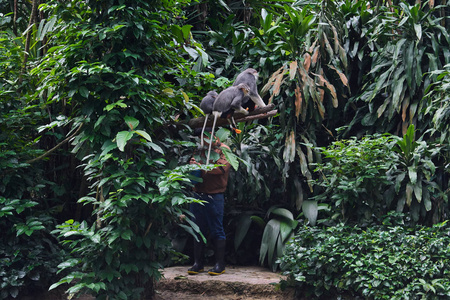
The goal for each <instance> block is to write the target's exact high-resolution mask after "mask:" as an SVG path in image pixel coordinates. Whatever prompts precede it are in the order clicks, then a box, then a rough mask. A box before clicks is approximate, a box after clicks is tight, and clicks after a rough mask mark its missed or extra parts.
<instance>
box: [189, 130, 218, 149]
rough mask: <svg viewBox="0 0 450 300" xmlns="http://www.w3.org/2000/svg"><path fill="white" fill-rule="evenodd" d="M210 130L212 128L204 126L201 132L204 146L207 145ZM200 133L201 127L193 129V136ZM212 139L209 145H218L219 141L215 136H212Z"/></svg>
mask: <svg viewBox="0 0 450 300" xmlns="http://www.w3.org/2000/svg"><path fill="white" fill-rule="evenodd" d="M211 130H212V128H211V127H206V128H205V132H204V133H203V140H204V142H205V145H206V146H209V142H210V137H211ZM201 134H202V130H201V128H196V129H194V135H195V136H197V137H200V135H201ZM212 140H213V142H212V145H211V146H212V147H220V145H221V142H220V139H219V138H218V137H217V136H213V137H212Z"/></svg>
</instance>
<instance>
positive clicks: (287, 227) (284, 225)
mask: <svg viewBox="0 0 450 300" xmlns="http://www.w3.org/2000/svg"><path fill="white" fill-rule="evenodd" d="M294 229H295V228H292V226H291V223H290V222H286V221H283V220H281V221H280V237H281V239H280V242H282V243H285V242H286V241H287V239H288V238H289V237H290V236H291V233H292V232H293V231H294Z"/></svg>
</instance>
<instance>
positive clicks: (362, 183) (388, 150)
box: [315, 135, 398, 222]
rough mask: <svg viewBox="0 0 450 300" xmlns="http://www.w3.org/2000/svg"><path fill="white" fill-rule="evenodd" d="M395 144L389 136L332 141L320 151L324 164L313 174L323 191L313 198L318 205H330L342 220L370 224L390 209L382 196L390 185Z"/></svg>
mask: <svg viewBox="0 0 450 300" xmlns="http://www.w3.org/2000/svg"><path fill="white" fill-rule="evenodd" d="M395 143H396V139H395V137H392V136H381V135H376V136H373V137H371V136H366V137H364V138H362V139H361V140H357V139H356V138H353V139H349V140H342V141H336V142H334V143H332V145H331V146H330V147H327V148H321V149H320V151H321V152H322V154H323V156H324V162H323V163H321V164H318V165H317V168H316V170H315V171H316V172H319V174H320V175H321V176H322V178H321V180H319V181H317V182H316V184H318V185H319V186H321V187H323V188H324V192H322V193H320V194H319V195H317V196H315V200H317V201H318V202H325V203H330V204H331V205H332V206H333V208H334V209H333V211H334V212H335V213H336V214H337V215H336V216H332V218H333V219H334V218H336V217H339V215H340V218H342V219H343V220H351V221H357V222H367V221H370V220H371V219H372V218H373V217H374V216H375V217H380V216H382V215H384V214H386V212H387V211H389V209H390V208H391V203H390V201H392V198H390V199H388V198H386V197H385V195H383V192H384V191H386V190H387V189H388V188H389V187H390V186H391V185H392V183H391V181H390V180H389V179H390V178H389V177H388V174H389V173H392V172H393V170H394V168H395V166H396V164H398V157H397V156H396V155H395V152H394V151H392V148H393V147H394V145H395Z"/></svg>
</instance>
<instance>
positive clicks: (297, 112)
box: [295, 85, 303, 120]
mask: <svg viewBox="0 0 450 300" xmlns="http://www.w3.org/2000/svg"><path fill="white" fill-rule="evenodd" d="M302 102H303V97H302V91H301V90H300V87H299V86H298V85H297V87H296V88H295V116H296V117H297V120H298V117H299V116H300V112H301V110H302Z"/></svg>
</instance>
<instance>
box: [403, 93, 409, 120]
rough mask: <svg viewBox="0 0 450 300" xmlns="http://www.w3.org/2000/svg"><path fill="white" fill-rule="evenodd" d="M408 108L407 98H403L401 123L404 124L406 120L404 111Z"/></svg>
mask: <svg viewBox="0 0 450 300" xmlns="http://www.w3.org/2000/svg"><path fill="white" fill-rule="evenodd" d="M408 106H409V97H405V98H404V99H403V102H402V121H403V122H405V120H406V110H407V109H408Z"/></svg>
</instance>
